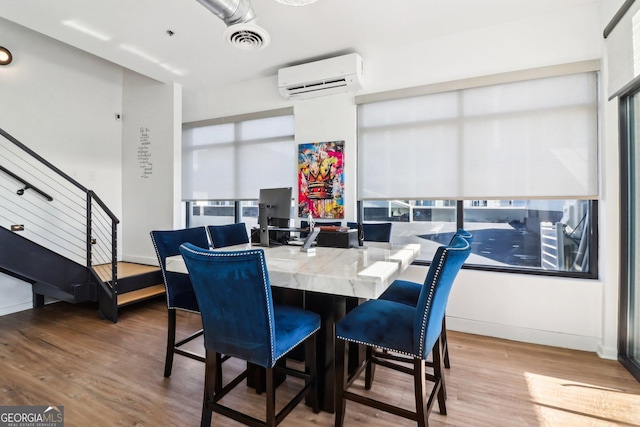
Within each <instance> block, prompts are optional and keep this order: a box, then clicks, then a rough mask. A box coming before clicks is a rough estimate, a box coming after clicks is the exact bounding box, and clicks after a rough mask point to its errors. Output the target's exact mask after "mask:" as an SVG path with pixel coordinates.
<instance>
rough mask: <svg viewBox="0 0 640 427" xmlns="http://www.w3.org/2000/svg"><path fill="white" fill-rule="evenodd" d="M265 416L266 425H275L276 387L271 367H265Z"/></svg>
mask: <svg viewBox="0 0 640 427" xmlns="http://www.w3.org/2000/svg"><path fill="white" fill-rule="evenodd" d="M266 380H267V384H266V388H267V417H266V421H265V426H266V427H276V388H275V385H274V381H273V368H267V369H266Z"/></svg>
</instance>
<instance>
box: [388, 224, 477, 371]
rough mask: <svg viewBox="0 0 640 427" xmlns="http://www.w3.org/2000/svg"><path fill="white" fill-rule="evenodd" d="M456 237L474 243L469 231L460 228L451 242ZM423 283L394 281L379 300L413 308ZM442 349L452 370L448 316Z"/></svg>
mask: <svg viewBox="0 0 640 427" xmlns="http://www.w3.org/2000/svg"><path fill="white" fill-rule="evenodd" d="M456 236H460V237H462V238H464V239H466V240H468V241H469V244H471V243H473V236H472V235H471V233H469V232H468V231H466V230H464V229H462V228H459V229H458V230H457V231H456V232H455V234H454V235H453V237H452V238H451V241H453V239H454V238H455V237H456ZM449 244H451V242H449ZM422 286H423V284H422V283H416V282H411V281H408V280H394V281H393V283H391V285H390V286H389V287H388V288H387V290H386V291H384V292H383V293H382V295H380V297H378V299H383V300H389V301H395V302H400V303H402V304H407V305H410V306H412V307H415V305H416V304H417V303H418V298H419V296H420V291H421V290H422ZM442 348H443V354H444V356H443V357H444V367H445V368H450V367H451V363H450V361H449V345H448V343H447V325H446V316H445V317H443V318H442Z"/></svg>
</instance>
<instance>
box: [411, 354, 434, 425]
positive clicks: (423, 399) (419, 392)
mask: <svg viewBox="0 0 640 427" xmlns="http://www.w3.org/2000/svg"><path fill="white" fill-rule="evenodd" d="M426 373H427V372H426V365H425V363H424V361H423V360H421V359H418V358H415V359H413V389H414V392H415V398H416V418H417V420H416V421H417V422H418V427H427V426H428V425H429V398H428V396H427V380H426ZM436 386H437V383H436Z"/></svg>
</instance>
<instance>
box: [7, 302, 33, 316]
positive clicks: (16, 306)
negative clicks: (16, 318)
mask: <svg viewBox="0 0 640 427" xmlns="http://www.w3.org/2000/svg"><path fill="white" fill-rule="evenodd" d="M31 308H33V302H31V301H28V302H24V303H21V304H14V305H10V306H7V307H0V316H4V315H7V314H12V313H17V312H19V311H24V310H29V309H31Z"/></svg>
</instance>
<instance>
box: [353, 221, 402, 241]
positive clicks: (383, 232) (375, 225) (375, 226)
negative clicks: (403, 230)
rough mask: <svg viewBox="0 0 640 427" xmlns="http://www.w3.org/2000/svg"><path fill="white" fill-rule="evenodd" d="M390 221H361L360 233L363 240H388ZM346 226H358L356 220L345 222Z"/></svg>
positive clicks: (389, 237)
mask: <svg viewBox="0 0 640 427" xmlns="http://www.w3.org/2000/svg"><path fill="white" fill-rule="evenodd" d="M392 226H393V223H392V222H363V223H362V234H363V237H364V241H365V242H387V243H388V242H390V241H391V227H392ZM347 227H349V228H354V229H355V228H358V223H357V222H347Z"/></svg>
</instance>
